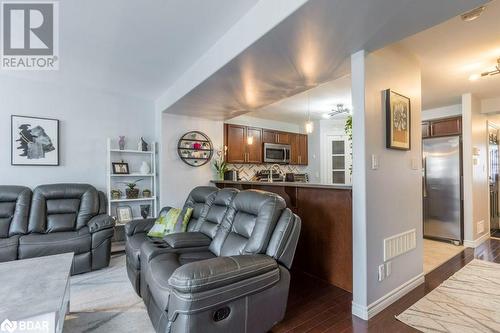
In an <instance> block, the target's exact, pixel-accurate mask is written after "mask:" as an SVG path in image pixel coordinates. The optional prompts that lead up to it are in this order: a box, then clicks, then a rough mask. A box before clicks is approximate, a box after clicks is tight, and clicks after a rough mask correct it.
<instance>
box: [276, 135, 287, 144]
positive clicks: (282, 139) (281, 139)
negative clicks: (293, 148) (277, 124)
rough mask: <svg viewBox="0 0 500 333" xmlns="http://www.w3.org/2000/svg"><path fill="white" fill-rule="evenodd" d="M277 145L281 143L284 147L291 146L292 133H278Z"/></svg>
mask: <svg viewBox="0 0 500 333" xmlns="http://www.w3.org/2000/svg"><path fill="white" fill-rule="evenodd" d="M276 143H280V144H283V145H288V144H290V133H286V132H276Z"/></svg>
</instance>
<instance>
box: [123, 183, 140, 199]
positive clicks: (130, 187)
mask: <svg viewBox="0 0 500 333" xmlns="http://www.w3.org/2000/svg"><path fill="white" fill-rule="evenodd" d="M141 180H142V179H137V180H136V181H135V182H122V184H125V185H127V188H126V189H125V196H126V197H127V199H137V198H138V197H139V189H138V188H136V186H137V183H138V182H140V181H141Z"/></svg>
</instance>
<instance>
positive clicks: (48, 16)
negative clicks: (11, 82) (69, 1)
mask: <svg viewBox="0 0 500 333" xmlns="http://www.w3.org/2000/svg"><path fill="white" fill-rule="evenodd" d="M2 21H3V22H2V43H1V45H2V61H1V68H2V69H16V70H20V69H21V70H40V69H42V70H52V69H58V52H59V48H58V28H59V26H58V3H57V2H13V1H4V2H2Z"/></svg>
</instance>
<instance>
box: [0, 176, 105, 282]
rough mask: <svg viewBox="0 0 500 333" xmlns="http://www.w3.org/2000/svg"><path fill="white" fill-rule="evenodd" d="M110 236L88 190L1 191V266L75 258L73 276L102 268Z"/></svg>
mask: <svg viewBox="0 0 500 333" xmlns="http://www.w3.org/2000/svg"><path fill="white" fill-rule="evenodd" d="M113 231H114V221H113V219H112V218H111V217H110V216H108V215H107V214H106V198H105V196H104V193H102V192H98V191H97V190H96V189H95V188H94V187H93V186H91V185H87V184H54V185H41V186H38V187H37V188H35V189H34V191H33V192H31V190H30V189H29V188H27V187H22V186H0V262H3V261H10V260H16V259H27V258H33V257H40V256H47V255H53V254H60V253H65V252H73V253H74V259H73V266H72V271H71V273H72V274H79V273H84V272H88V271H91V270H96V269H100V268H104V267H106V266H108V265H109V260H110V253H111V237H112V236H113Z"/></svg>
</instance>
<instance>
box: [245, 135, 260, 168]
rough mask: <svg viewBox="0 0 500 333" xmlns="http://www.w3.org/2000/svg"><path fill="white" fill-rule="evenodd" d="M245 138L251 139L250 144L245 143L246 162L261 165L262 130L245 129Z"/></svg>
mask: <svg viewBox="0 0 500 333" xmlns="http://www.w3.org/2000/svg"><path fill="white" fill-rule="evenodd" d="M246 135H247V138H249V137H252V138H253V139H252V144H249V143H248V141H247V142H246V154H247V155H246V162H247V163H262V155H263V154H262V129H261V128H255V127H247V133H246Z"/></svg>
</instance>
